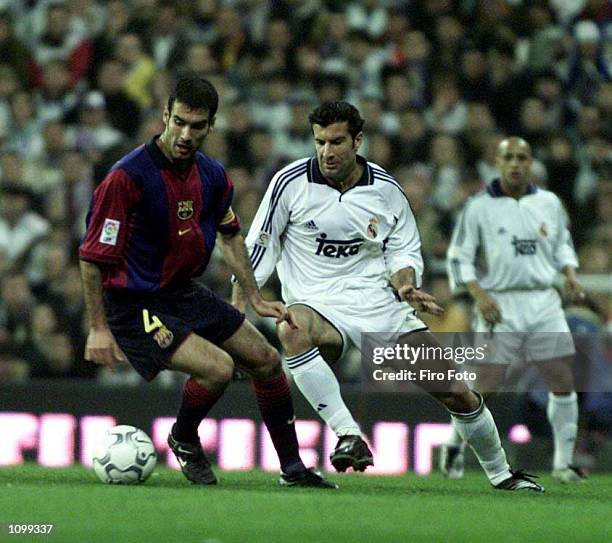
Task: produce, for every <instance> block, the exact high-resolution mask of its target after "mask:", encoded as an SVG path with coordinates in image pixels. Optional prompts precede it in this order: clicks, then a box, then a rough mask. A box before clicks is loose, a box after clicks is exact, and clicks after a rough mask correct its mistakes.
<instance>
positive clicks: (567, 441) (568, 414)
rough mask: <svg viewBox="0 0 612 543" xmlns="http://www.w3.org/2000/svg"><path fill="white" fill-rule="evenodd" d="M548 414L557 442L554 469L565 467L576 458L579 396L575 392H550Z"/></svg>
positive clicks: (555, 441)
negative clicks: (561, 394) (559, 394)
mask: <svg viewBox="0 0 612 543" xmlns="http://www.w3.org/2000/svg"><path fill="white" fill-rule="evenodd" d="M546 414H547V415H548V422H550V425H551V426H552V431H553V441H554V444H555V454H554V457H553V469H565V468H567V466H568V465H570V464H571V463H572V460H573V459H574V447H575V445H576V434H577V433H578V396H577V395H576V393H575V392H572V393H571V394H568V395H566V396H557V395H556V394H553V393H552V392H549V393H548V405H547V406H546Z"/></svg>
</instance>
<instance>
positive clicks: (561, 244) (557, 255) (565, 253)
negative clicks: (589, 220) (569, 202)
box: [554, 200, 578, 271]
mask: <svg viewBox="0 0 612 543" xmlns="http://www.w3.org/2000/svg"><path fill="white" fill-rule="evenodd" d="M557 204H558V208H557V209H558V214H557V217H558V218H557V220H558V223H559V224H558V234H557V239H556V243H555V252H554V259H555V267H556V268H557V270H559V271H561V270H562V269H563V268H564V267H565V266H571V267H572V268H577V267H578V257H577V256H576V251H575V250H574V243H573V242H572V235H571V234H570V231H569V227H568V220H567V213H566V211H565V209H564V208H563V205H562V204H561V201H560V200H557Z"/></svg>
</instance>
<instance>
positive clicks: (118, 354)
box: [85, 328, 127, 369]
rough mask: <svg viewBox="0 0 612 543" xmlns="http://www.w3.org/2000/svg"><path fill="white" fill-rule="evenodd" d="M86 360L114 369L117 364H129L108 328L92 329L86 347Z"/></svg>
mask: <svg viewBox="0 0 612 543" xmlns="http://www.w3.org/2000/svg"><path fill="white" fill-rule="evenodd" d="M85 360H89V361H90V362H95V363H96V364H100V365H101V366H108V367H109V368H111V369H113V366H114V365H115V363H116V362H127V356H125V354H124V353H123V351H122V350H121V348H120V347H119V345H118V344H117V341H116V340H115V338H114V337H113V334H112V333H111V331H110V330H109V329H108V328H105V329H93V328H92V329H91V330H90V331H89V335H88V336H87V344H86V345H85Z"/></svg>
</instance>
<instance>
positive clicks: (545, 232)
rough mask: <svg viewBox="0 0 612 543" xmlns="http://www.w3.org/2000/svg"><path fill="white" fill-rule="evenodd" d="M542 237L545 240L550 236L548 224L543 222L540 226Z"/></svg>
mask: <svg viewBox="0 0 612 543" xmlns="http://www.w3.org/2000/svg"><path fill="white" fill-rule="evenodd" d="M540 236H542V237H543V238H545V237H547V236H548V229H547V228H546V223H545V222H543V223H542V224H541V225H540Z"/></svg>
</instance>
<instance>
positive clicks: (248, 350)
mask: <svg viewBox="0 0 612 543" xmlns="http://www.w3.org/2000/svg"><path fill="white" fill-rule="evenodd" d="M221 346H222V347H223V349H225V350H227V351H228V352H229V353H231V354H232V355H233V356H234V357H235V358H236V360H237V365H238V366H239V367H240V368H241V369H243V370H244V371H245V372H247V373H248V374H249V375H250V376H251V379H252V382H253V388H254V389H255V396H256V398H257V405H258V406H259V410H260V412H261V416H262V418H263V420H264V423H265V425H266V428H267V429H268V432H269V433H270V438H271V439H272V443H273V444H274V448H275V449H276V452H277V454H278V457H279V460H280V464H281V469H282V475H281V484H289V485H290V486H317V487H322V488H335V487H336V485H334V484H332V483H329V482H327V481H325V480H324V479H323V478H322V477H321V476H319V475H318V474H316V473H315V472H313V471H312V470H309V469H306V467H305V466H304V464H303V462H302V460H301V458H300V453H299V445H298V440H297V435H296V433H295V414H294V410H293V401H292V399H291V389H290V388H289V383H288V382H287V377H286V376H285V373H284V371H283V370H282V367H281V364H280V356H279V354H278V352H277V351H276V349H274V348H273V347H272V346H271V345H270V344H269V343H268V341H267V340H266V338H265V337H264V336H263V335H262V334H261V332H259V330H257V329H256V328H255V327H254V326H253V325H252V324H251V323H250V322H248V321H247V320H245V321H244V322H243V323H242V325H241V326H240V328H238V330H237V331H236V332H235V333H234V334H233V335H232V336H231V337H230V338H228V339H227V340H225V341H224V342H223V343H222V344H221Z"/></svg>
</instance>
